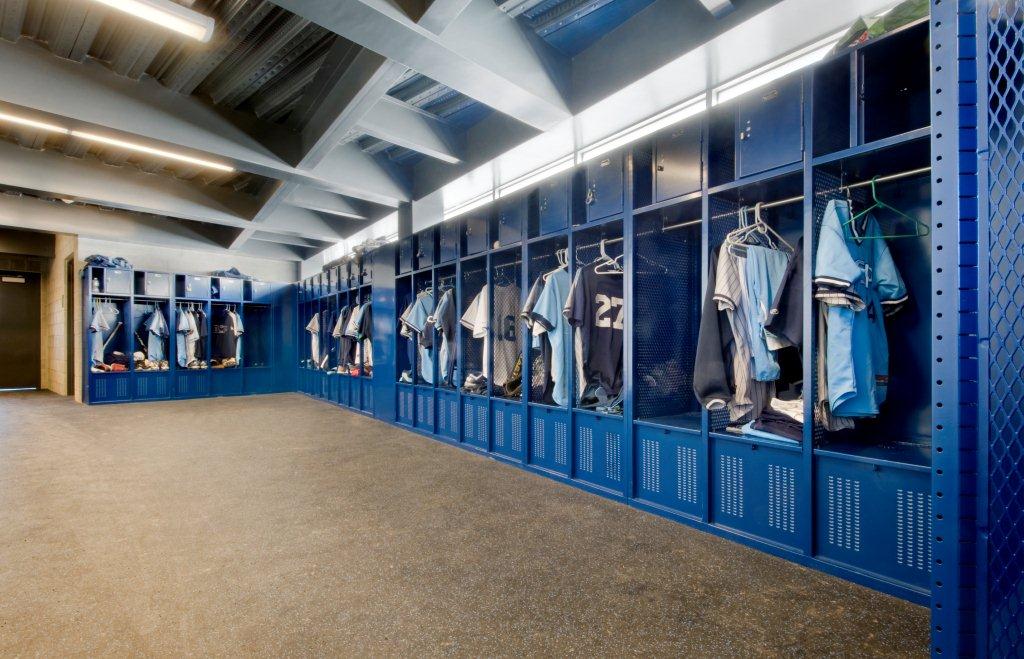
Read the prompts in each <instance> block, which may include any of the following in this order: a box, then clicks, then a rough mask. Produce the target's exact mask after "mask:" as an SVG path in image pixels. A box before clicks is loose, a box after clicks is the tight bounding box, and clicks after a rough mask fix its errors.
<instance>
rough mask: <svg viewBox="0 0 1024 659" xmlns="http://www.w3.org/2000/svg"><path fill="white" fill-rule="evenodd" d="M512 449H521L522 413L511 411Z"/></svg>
mask: <svg viewBox="0 0 1024 659" xmlns="http://www.w3.org/2000/svg"><path fill="white" fill-rule="evenodd" d="M512 450H513V451H514V452H515V453H521V452H522V450H523V415H522V414H521V413H519V412H513V413H512Z"/></svg>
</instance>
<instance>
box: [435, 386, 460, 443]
mask: <svg viewBox="0 0 1024 659" xmlns="http://www.w3.org/2000/svg"><path fill="white" fill-rule="evenodd" d="M437 434H438V435H441V436H442V437H444V438H446V439H451V440H454V441H458V440H459V394H458V392H456V391H448V390H444V389H439V390H438V391H437Z"/></svg>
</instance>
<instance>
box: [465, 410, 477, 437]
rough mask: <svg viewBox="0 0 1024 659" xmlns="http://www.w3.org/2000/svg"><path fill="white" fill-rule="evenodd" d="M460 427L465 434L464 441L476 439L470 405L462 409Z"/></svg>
mask: <svg viewBox="0 0 1024 659" xmlns="http://www.w3.org/2000/svg"><path fill="white" fill-rule="evenodd" d="M462 427H463V429H464V430H465V432H466V441H472V440H475V439H476V435H475V434H474V433H473V430H474V429H475V428H476V425H475V424H474V423H473V407H472V406H471V405H467V406H466V407H464V408H462Z"/></svg>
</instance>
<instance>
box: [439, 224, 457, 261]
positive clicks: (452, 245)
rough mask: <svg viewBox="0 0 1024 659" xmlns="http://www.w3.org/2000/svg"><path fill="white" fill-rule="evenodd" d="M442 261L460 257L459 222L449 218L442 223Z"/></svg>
mask: <svg viewBox="0 0 1024 659" xmlns="http://www.w3.org/2000/svg"><path fill="white" fill-rule="evenodd" d="M440 233H441V238H440V252H441V254H440V262H442V263H444V262H445V261H454V260H455V259H457V258H459V222H458V220H449V221H448V222H444V223H442V224H441V230H440Z"/></svg>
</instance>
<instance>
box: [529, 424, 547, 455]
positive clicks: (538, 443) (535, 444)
mask: <svg viewBox="0 0 1024 659" xmlns="http://www.w3.org/2000/svg"><path fill="white" fill-rule="evenodd" d="M530 453H531V454H532V456H533V457H534V458H535V459H537V460H543V459H544V455H545V453H544V419H542V418H541V417H539V416H538V417H534V419H533V438H532V441H531V442H530Z"/></svg>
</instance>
